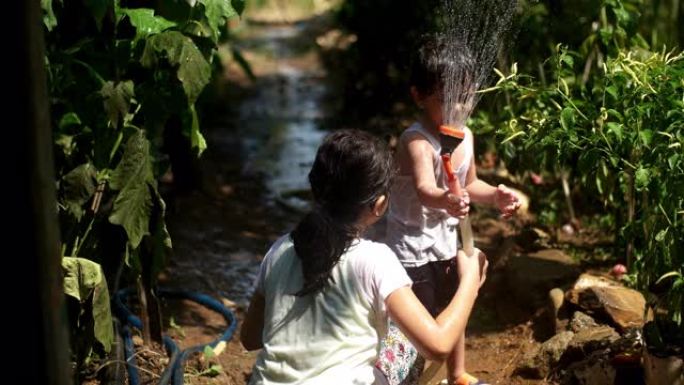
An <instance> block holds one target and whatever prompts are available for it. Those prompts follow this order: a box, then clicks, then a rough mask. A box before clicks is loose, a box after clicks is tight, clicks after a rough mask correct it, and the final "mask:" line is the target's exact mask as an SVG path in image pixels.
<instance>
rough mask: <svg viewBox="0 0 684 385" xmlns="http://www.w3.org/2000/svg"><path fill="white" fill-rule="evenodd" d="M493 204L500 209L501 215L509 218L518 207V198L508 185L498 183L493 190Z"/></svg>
mask: <svg viewBox="0 0 684 385" xmlns="http://www.w3.org/2000/svg"><path fill="white" fill-rule="evenodd" d="M494 204H495V205H496V207H497V208H498V209H499V211H501V217H503V218H510V217H511V216H513V214H515V212H516V211H518V209H519V208H520V205H521V203H520V199H519V198H518V196H517V195H515V193H514V192H513V191H512V190H511V189H509V188H508V187H506V186H504V185H502V184H500V185H499V186H498V187H497V188H496V191H495V192H494Z"/></svg>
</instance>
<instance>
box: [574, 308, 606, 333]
mask: <svg viewBox="0 0 684 385" xmlns="http://www.w3.org/2000/svg"><path fill="white" fill-rule="evenodd" d="M596 326H599V325H598V323H596V320H594V319H593V318H592V317H591V316H590V315H587V314H585V313H582V312H581V311H576V312H575V313H574V314H573V315H572V319H571V320H570V330H572V331H573V332H575V333H577V332H579V331H580V330H582V329H585V328H592V327H596Z"/></svg>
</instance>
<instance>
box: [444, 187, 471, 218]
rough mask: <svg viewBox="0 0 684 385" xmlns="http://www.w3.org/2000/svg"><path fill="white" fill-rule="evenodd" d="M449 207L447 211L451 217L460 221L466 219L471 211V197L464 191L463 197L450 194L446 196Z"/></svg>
mask: <svg viewBox="0 0 684 385" xmlns="http://www.w3.org/2000/svg"><path fill="white" fill-rule="evenodd" d="M446 200H447V205H446V210H447V213H449V215H451V216H452V217H456V218H459V219H463V218H465V216H466V215H468V212H469V211H470V196H469V195H468V193H467V192H466V191H463V194H462V195H461V197H460V198H459V197H457V196H456V195H454V194H451V193H448V194H447V195H446Z"/></svg>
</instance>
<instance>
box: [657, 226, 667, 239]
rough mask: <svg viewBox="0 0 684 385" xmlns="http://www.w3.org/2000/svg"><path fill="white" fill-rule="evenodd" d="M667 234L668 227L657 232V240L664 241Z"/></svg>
mask: <svg viewBox="0 0 684 385" xmlns="http://www.w3.org/2000/svg"><path fill="white" fill-rule="evenodd" d="M666 235H667V228H666V229H663V230H660V231H658V234H656V236H655V240H656V241H657V242H662V241H663V239H665V236H666Z"/></svg>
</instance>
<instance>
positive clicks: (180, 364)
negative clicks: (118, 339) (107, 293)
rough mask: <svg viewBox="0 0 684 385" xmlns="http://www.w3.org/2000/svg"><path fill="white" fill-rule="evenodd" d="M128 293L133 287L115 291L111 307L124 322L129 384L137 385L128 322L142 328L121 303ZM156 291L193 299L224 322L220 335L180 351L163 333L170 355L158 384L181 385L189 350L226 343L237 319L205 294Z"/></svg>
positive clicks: (137, 319)
mask: <svg viewBox="0 0 684 385" xmlns="http://www.w3.org/2000/svg"><path fill="white" fill-rule="evenodd" d="M132 293H133V290H132V289H130V288H129V289H122V290H119V291H118V292H117V293H116V294H115V295H114V309H115V312H116V314H117V316H118V317H119V318H120V319H121V320H122V322H123V323H124V326H123V328H122V336H123V338H124V347H125V349H124V350H125V353H126V364H127V368H128V378H129V384H130V385H140V376H139V375H138V369H137V367H136V361H135V357H134V348H133V340H132V338H131V331H130V328H129V325H130V326H132V327H135V328H137V329H142V321H140V318H138V317H136V316H135V315H133V313H131V311H130V310H128V308H127V307H126V305H124V302H125V299H126V298H127V297H128V296H129V295H131V294H132ZM158 293H159V295H160V296H161V297H166V298H175V299H189V300H191V301H194V302H197V303H199V304H200V305H203V306H204V307H206V308H208V309H210V310H213V311H215V312H217V313H219V314H221V315H222V316H223V318H224V319H225V320H226V322H227V323H228V328H227V329H226V330H225V331H224V332H223V334H221V336H220V337H219V338H217V339H215V340H214V341H212V342H210V343H208V344H201V345H196V346H192V347H189V348H187V349H184V350H182V351H180V350H179V349H178V346H177V345H176V343H175V342H174V341H173V340H172V339H171V338H170V337H168V336H164V347H165V348H166V350H167V352H168V353H169V355H170V356H171V358H170V359H169V365H168V366H167V367H166V369H164V371H163V372H162V375H161V379H160V381H159V385H166V384H169V383H171V384H172V385H183V372H184V370H185V365H184V364H185V361H186V360H187V359H188V357H190V355H192V354H193V353H196V352H201V351H204V348H205V347H206V346H210V347H212V348H215V347H216V345H218V343H219V342H221V341H225V342H228V340H230V338H231V337H232V336H233V333H235V329H236V328H237V319H236V318H235V314H233V312H232V311H231V310H230V309H228V308H227V307H225V306H224V305H223V304H222V303H221V302H219V301H217V300H216V299H214V298H212V297H210V296H208V295H206V294H201V293H195V292H190V291H187V290H179V289H159V290H158Z"/></svg>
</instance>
